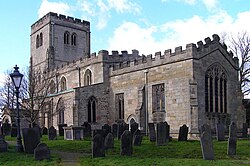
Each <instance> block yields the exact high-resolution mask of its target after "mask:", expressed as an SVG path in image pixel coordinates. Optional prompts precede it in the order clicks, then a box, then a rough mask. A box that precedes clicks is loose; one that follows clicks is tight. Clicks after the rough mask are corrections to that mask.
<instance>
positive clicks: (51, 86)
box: [49, 80, 56, 94]
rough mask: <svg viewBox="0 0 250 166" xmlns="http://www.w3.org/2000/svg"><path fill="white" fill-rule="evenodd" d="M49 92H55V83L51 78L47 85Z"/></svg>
mask: <svg viewBox="0 0 250 166" xmlns="http://www.w3.org/2000/svg"><path fill="white" fill-rule="evenodd" d="M49 88H50V89H49V93H50V94H53V93H55V92H56V84H55V82H54V81H53V80H52V81H51V82H50V86H49Z"/></svg>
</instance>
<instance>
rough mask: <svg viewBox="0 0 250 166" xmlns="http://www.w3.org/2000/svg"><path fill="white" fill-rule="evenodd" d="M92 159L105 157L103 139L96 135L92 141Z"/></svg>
mask: <svg viewBox="0 0 250 166" xmlns="http://www.w3.org/2000/svg"><path fill="white" fill-rule="evenodd" d="M92 157H105V147H104V138H103V136H102V135H101V134H96V135H95V136H94V138H93V141H92Z"/></svg>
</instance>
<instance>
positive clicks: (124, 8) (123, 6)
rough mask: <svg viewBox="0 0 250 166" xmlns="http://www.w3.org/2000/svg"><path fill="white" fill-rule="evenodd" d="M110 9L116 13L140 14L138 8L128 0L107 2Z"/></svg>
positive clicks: (110, 0)
mask: <svg viewBox="0 0 250 166" xmlns="http://www.w3.org/2000/svg"><path fill="white" fill-rule="evenodd" d="M107 1H108V5H109V6H110V8H113V9H115V10H116V11H117V12H120V13H123V12H135V13H136V12H140V7H139V6H138V5H137V4H136V3H133V2H131V1H129V0H107Z"/></svg>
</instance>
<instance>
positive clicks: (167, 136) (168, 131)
mask: <svg viewBox="0 0 250 166" xmlns="http://www.w3.org/2000/svg"><path fill="white" fill-rule="evenodd" d="M163 123H164V125H165V127H166V142H169V141H171V140H172V138H171V137H170V125H169V124H168V123H167V122H166V121H165V122H163Z"/></svg>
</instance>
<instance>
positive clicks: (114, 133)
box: [112, 123, 118, 138]
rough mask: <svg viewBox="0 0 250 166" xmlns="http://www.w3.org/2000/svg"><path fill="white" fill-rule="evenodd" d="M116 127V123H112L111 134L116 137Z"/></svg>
mask: <svg viewBox="0 0 250 166" xmlns="http://www.w3.org/2000/svg"><path fill="white" fill-rule="evenodd" d="M117 129H118V125H117V124H116V123H114V124H113V125H112V133H113V136H114V137H115V138H116V137H117Z"/></svg>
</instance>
